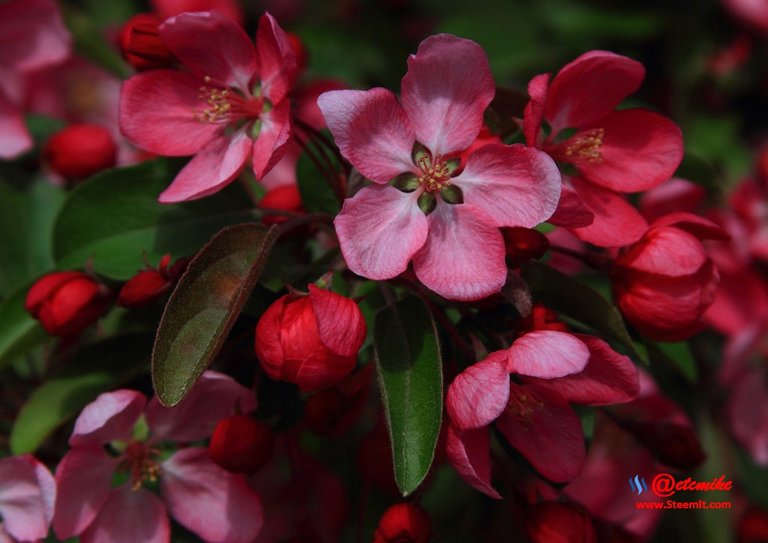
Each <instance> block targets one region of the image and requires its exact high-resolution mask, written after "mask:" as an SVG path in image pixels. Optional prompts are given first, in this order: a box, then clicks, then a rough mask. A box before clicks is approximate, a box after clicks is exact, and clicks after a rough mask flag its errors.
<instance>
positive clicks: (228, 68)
mask: <svg viewBox="0 0 768 543" xmlns="http://www.w3.org/2000/svg"><path fill="white" fill-rule="evenodd" d="M158 34H159V36H160V39H161V40H162V41H163V42H164V43H165V45H166V46H167V47H168V48H169V49H170V50H171V52H172V53H173V54H174V55H175V56H176V58H178V59H179V60H180V61H181V63H182V64H183V66H184V67H185V68H186V69H187V71H176V70H166V69H163V70H150V71H148V72H144V73H140V74H137V75H134V76H133V77H131V78H130V79H129V80H128V81H126V82H125V84H124V86H123V90H122V94H121V101H120V126H121V128H122V130H123V133H124V134H125V135H126V137H128V139H130V140H131V141H133V142H134V143H135V144H136V145H138V146H139V147H141V148H143V149H146V150H147V151H150V152H152V153H155V154H157V155H163V156H184V155H195V157H194V158H193V159H192V160H191V161H190V162H189V164H187V165H186V166H185V167H184V168H183V169H182V170H181V172H179V174H178V175H177V176H176V178H175V179H174V180H173V182H172V183H171V185H170V186H169V187H168V188H167V189H166V190H165V191H164V192H163V193H162V194H161V195H160V198H159V200H160V201H161V202H165V203H169V202H181V201H186V200H194V199H196V198H202V197H204V196H208V195H210V194H213V193H215V192H217V191H219V190H221V189H222V188H224V187H225V186H226V185H228V184H229V183H231V182H232V181H233V180H234V179H235V178H236V177H237V175H238V174H239V173H240V172H241V171H242V169H243V168H244V167H245V166H246V164H247V163H249V162H252V165H253V172H254V174H255V175H256V177H257V178H259V179H260V178H261V177H263V176H264V174H266V173H267V172H268V171H269V170H270V169H271V168H272V166H274V165H275V164H276V163H277V161H278V160H280V158H281V157H282V155H283V153H284V152H285V146H286V144H287V142H288V139H289V136H290V131H291V123H290V103H289V101H288V99H287V95H288V91H289V90H290V88H291V85H292V83H293V79H294V77H295V75H296V60H295V54H294V52H293V50H292V49H291V46H290V44H289V43H288V40H287V38H286V36H285V33H284V32H283V30H282V29H281V28H280V27H279V26H278V24H277V22H276V21H275V20H274V18H272V16H271V15H269V14H265V15H264V16H262V18H261V19H260V21H259V30H258V32H257V35H256V47H254V44H253V43H252V42H251V40H250V38H249V37H248V35H247V34H246V33H245V31H244V30H243V29H242V28H241V27H239V26H238V25H237V24H236V23H234V22H233V21H232V20H231V19H228V18H226V17H224V16H223V15H220V14H218V13H217V12H215V11H212V12H200V13H182V14H181V15H177V16H175V17H172V18H170V19H168V20H167V21H166V22H165V23H164V24H162V25H161V26H160V28H159V29H158Z"/></svg>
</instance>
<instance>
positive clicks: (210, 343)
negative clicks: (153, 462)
mask: <svg viewBox="0 0 768 543" xmlns="http://www.w3.org/2000/svg"><path fill="white" fill-rule="evenodd" d="M276 232H277V230H276V227H273V228H271V229H270V230H267V229H266V227H264V226H263V225H261V224H254V223H251V224H240V225H237V226H231V227H229V228H225V229H224V230H222V231H221V232H219V233H218V234H216V235H215V236H214V237H213V239H211V241H210V242H209V243H208V244H207V245H206V246H205V247H203V249H202V250H201V251H200V252H199V253H198V254H197V256H196V257H195V258H194V259H193V260H192V261H191V262H190V263H189V267H188V268H187V271H186V272H185V273H184V275H183V276H182V277H181V279H180V280H179V284H178V285H177V286H176V290H174V291H173V294H171V298H170V299H169V300H168V305H166V306H165V311H164V313H163V318H162V320H161V321H160V327H159V328H158V330H157V336H156V338H155V348H154V351H153V353H152V380H153V382H154V385H155V392H156V393H157V396H158V398H159V399H160V401H161V402H162V403H163V404H164V405H167V406H173V405H176V404H177V403H179V402H180V401H181V400H182V399H183V398H184V396H185V395H186V394H187V392H189V389H190V388H191V387H192V385H193V384H194V383H195V381H196V380H197V378H198V377H200V374H202V373H203V371H205V369H206V368H207V367H208V365H209V364H210V363H211V362H212V361H213V358H214V357H215V356H216V354H217V353H218V352H219V349H221V346H222V344H223V343H224V340H225V339H226V337H227V334H228V333H229V331H230V330H231V328H232V325H233V324H234V323H235V319H236V318H237V316H238V315H239V314H240V311H241V309H242V308H243V305H244V304H245V302H246V301H247V300H248V296H249V295H250V293H251V291H252V290H253V288H254V286H256V282H257V281H258V278H259V274H260V273H261V270H262V268H263V267H264V263H265V261H266V259H267V256H268V255H269V251H270V250H271V248H272V245H273V244H274V243H275V239H276V237H277V233H276Z"/></svg>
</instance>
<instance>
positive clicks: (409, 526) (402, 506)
mask: <svg viewBox="0 0 768 543" xmlns="http://www.w3.org/2000/svg"><path fill="white" fill-rule="evenodd" d="M431 524H432V523H431V522H430V520H429V515H427V513H425V512H424V510H423V509H422V508H421V507H419V506H418V505H414V504H412V503H398V504H395V505H393V506H391V507H390V508H389V509H387V510H386V511H384V514H383V515H381V518H380V519H379V525H378V527H377V528H376V532H375V533H374V535H373V543H426V542H427V541H429V531H430V527H431Z"/></svg>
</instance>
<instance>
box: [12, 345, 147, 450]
mask: <svg viewBox="0 0 768 543" xmlns="http://www.w3.org/2000/svg"><path fill="white" fill-rule="evenodd" d="M151 346H152V341H151V336H146V335H142V336H135V335H134V336H122V337H113V338H110V339H107V340H104V341H101V342H99V343H94V344H92V345H89V346H88V347H86V348H84V349H83V350H82V351H80V352H79V353H78V354H77V357H76V358H75V359H74V360H72V361H70V362H68V363H67V364H66V366H65V369H64V370H63V371H62V372H61V374H60V375H58V376H56V377H53V378H52V379H49V380H48V381H46V382H44V383H43V384H42V385H40V386H39V387H38V388H37V389H36V390H35V391H34V392H33V393H32V395H31V396H30V397H29V399H28V400H27V402H26V403H25V404H24V406H23V407H22V408H21V411H20V412H19V415H18V417H16V421H15V422H14V425H13V429H12V430H11V438H10V444H11V451H12V453H13V454H22V453H26V452H32V451H34V450H36V449H37V448H38V447H39V446H40V444H41V443H42V442H43V441H44V440H45V439H46V438H47V437H48V436H49V435H50V434H51V432H53V431H54V430H55V429H56V428H58V427H59V426H60V425H61V424H63V423H64V422H66V421H67V420H69V419H71V418H73V417H74V416H75V415H77V414H78V413H79V412H80V411H81V410H82V408H83V407H85V406H86V405H87V404H88V403H90V402H92V401H93V400H94V399H96V397H97V396H98V395H99V394H100V393H102V392H105V391H108V390H112V389H114V388H116V387H118V386H120V385H121V384H123V383H125V382H127V381H128V380H129V379H130V378H131V377H132V376H133V375H134V374H136V373H137V371H139V370H141V369H142V368H143V367H144V366H145V365H146V361H147V359H148V358H149V356H148V355H149V350H150V348H151Z"/></svg>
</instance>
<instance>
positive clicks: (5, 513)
mask: <svg viewBox="0 0 768 543" xmlns="http://www.w3.org/2000/svg"><path fill="white" fill-rule="evenodd" d="M55 501H56V482H55V481H54V480H53V476H52V475H51V472H49V471H48V468H46V467H45V466H44V465H43V464H41V463H40V462H38V461H37V460H36V459H35V458H34V457H32V456H31V455H28V454H25V455H22V456H11V457H8V458H3V459H0V518H1V519H2V522H0V542H5V541H9V542H10V541H38V540H41V539H45V537H46V536H47V535H48V527H49V526H50V524H51V518H52V517H53V504H54V502H55Z"/></svg>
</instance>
